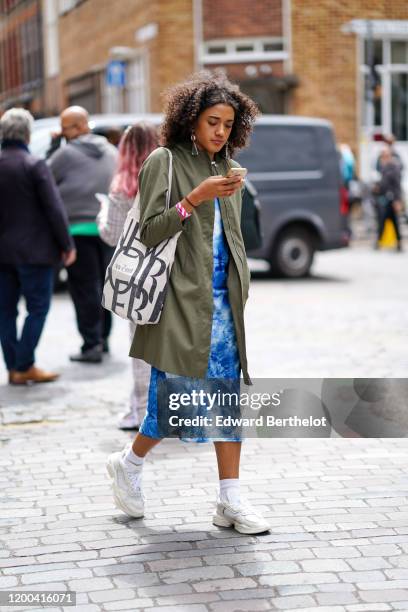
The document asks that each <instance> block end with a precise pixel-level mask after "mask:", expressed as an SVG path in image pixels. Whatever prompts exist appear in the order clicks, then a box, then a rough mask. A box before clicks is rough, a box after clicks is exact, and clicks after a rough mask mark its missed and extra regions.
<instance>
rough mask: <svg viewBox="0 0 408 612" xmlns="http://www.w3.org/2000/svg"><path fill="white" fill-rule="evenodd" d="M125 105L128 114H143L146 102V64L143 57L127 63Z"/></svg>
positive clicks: (145, 109)
mask: <svg viewBox="0 0 408 612" xmlns="http://www.w3.org/2000/svg"><path fill="white" fill-rule="evenodd" d="M126 81H127V86H126V98H127V100H126V104H127V108H126V110H127V112H129V113H145V112H146V111H147V102H146V92H147V84H146V62H145V58H144V56H143V55H140V56H139V57H137V58H135V59H134V60H132V61H131V62H129V63H128V65H127V69H126Z"/></svg>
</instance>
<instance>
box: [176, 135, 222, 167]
mask: <svg viewBox="0 0 408 612" xmlns="http://www.w3.org/2000/svg"><path fill="white" fill-rule="evenodd" d="M174 146H175V147H178V148H180V149H182V150H183V151H185V152H187V153H188V154H189V155H191V157H192V158H193V159H194V158H196V159H205V160H206V161H209V162H210V163H211V161H215V163H216V164H219V163H221V162H226V161H227V160H226V158H225V157H224V156H223V155H222V154H221V153H215V154H214V160H211V157H210V155H209V153H208V152H207V151H203V150H201V149H198V155H192V154H191V146H192V145H191V142H190V141H189V140H185V141H182V142H178V143H177V144H176V145H174Z"/></svg>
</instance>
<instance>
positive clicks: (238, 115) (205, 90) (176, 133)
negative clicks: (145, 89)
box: [161, 69, 260, 156]
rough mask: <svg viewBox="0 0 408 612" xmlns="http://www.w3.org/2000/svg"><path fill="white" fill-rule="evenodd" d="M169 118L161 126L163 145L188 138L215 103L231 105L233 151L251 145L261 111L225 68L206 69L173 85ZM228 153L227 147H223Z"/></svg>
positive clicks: (167, 111) (230, 142)
mask: <svg viewBox="0 0 408 612" xmlns="http://www.w3.org/2000/svg"><path fill="white" fill-rule="evenodd" d="M164 96H165V103H166V109H165V119H164V123H163V125H162V127H161V144H162V145H163V146H165V147H168V146H172V145H174V144H176V143H179V142H184V141H188V140H190V138H191V132H192V131H193V129H194V125H195V123H196V121H197V118H198V116H199V115H200V114H201V113H202V112H203V111H204V110H205V109H207V108H210V107H211V106H214V105H215V104H229V105H230V106H232V108H233V109H234V110H235V119H234V124H233V127H232V130H231V134H230V137H229V139H228V148H229V152H230V154H231V155H232V154H233V153H234V151H235V149H242V148H243V147H245V146H246V145H247V142H248V138H249V135H250V134H251V132H252V129H253V124H254V122H255V119H256V117H257V116H258V115H259V114H260V111H259V109H258V107H257V105H256V104H255V102H253V100H251V98H249V97H248V96H247V95H245V94H244V93H242V91H240V89H239V87H238V85H235V84H233V83H231V81H229V80H228V78H227V77H226V75H225V73H224V71H222V70H220V69H218V70H214V71H213V72H211V71H210V70H202V71H200V72H197V73H195V74H193V75H192V76H191V77H190V78H189V79H188V80H187V81H184V82H183V83H178V84H177V85H174V86H173V87H171V88H169V89H168V90H167V91H166V92H165V94H164ZM221 154H222V155H224V156H225V155H226V147H225V146H224V147H223V148H222V149H221Z"/></svg>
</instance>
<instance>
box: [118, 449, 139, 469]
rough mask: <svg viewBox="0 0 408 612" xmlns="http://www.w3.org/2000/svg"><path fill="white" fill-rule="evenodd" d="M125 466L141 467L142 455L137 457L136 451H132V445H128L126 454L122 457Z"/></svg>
mask: <svg viewBox="0 0 408 612" xmlns="http://www.w3.org/2000/svg"><path fill="white" fill-rule="evenodd" d="M123 460H124V462H125V464H126V465H127V467H130V468H132V469H134V468H135V467H139V468H142V467H143V461H144V457H139V455H136V453H134V452H133V450H132V447H131V446H130V447H129V449H128V451H127V453H126V455H125V456H124V458H123Z"/></svg>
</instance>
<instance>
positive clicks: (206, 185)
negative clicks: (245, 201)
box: [188, 176, 244, 206]
mask: <svg viewBox="0 0 408 612" xmlns="http://www.w3.org/2000/svg"><path fill="white" fill-rule="evenodd" d="M243 184H244V179H242V178H241V177H240V176H232V177H229V178H226V177H225V176H210V177H209V178H207V179H205V181H202V183H200V184H199V185H198V187H196V188H195V189H194V190H193V191H192V192H191V193H190V194H189V195H188V199H189V200H191V202H192V203H193V205H194V206H199V205H200V204H202V202H205V201H206V200H213V199H214V198H226V197H228V196H231V195H232V194H233V193H235V192H236V191H237V190H238V189H241V187H242V185H243Z"/></svg>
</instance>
